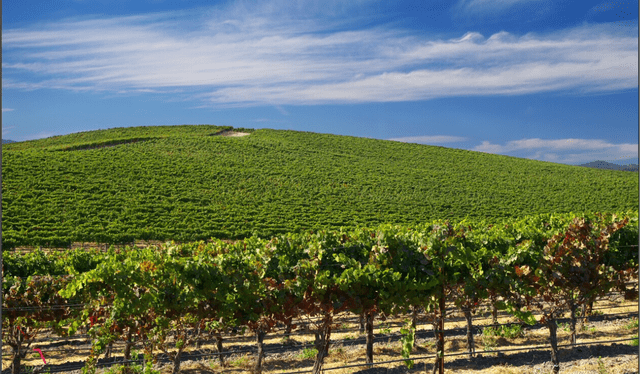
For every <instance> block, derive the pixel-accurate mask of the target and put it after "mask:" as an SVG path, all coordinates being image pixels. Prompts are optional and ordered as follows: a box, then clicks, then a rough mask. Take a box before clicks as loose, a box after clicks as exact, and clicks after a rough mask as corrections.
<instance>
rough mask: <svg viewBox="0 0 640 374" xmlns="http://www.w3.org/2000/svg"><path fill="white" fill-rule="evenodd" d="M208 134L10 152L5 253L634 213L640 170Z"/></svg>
mask: <svg viewBox="0 0 640 374" xmlns="http://www.w3.org/2000/svg"><path fill="white" fill-rule="evenodd" d="M228 130H231V128H230V127H219V126H211V125H195V126H186V125H185V126H158V127H132V128H116V129H109V130H100V131H89V132H82V133H77V134H70V135H64V136H56V137H51V138H47V139H41V140H33V141H27V142H18V143H12V144H5V145H3V157H2V220H3V222H2V248H4V249H11V248H20V247H28V246H44V247H61V248H67V247H69V246H70V245H72V244H73V243H82V242H98V243H107V244H118V245H119V244H130V243H132V242H134V241H135V240H159V241H167V240H175V241H177V242H192V241H199V240H208V239H210V238H220V239H243V238H248V237H251V236H260V237H273V236H276V235H284V234H286V233H303V232H308V231H309V230H313V231H318V230H324V229H330V230H339V229H340V227H358V226H375V225H380V224H386V223H393V224H400V225H417V224H420V223H422V222H428V221H431V220H433V219H434V218H436V217H442V218H448V219H451V220H456V221H460V220H462V219H464V218H469V219H474V220H477V219H487V220H491V221H497V220H499V219H502V218H515V217H522V216H526V215H532V214H538V213H545V214H551V213H569V212H597V211H600V212H612V211H626V210H634V211H635V210H637V207H638V178H637V175H636V174H632V173H625V172H621V171H612V170H597V169H590V168H583V167H577V166H569V165H561V164H554V163H549V162H541V161H534V160H527V159H519V158H515V157H508V156H501V155H493V154H485V153H481V152H472V151H466V150H460V149H449V148H443V147H436V146H427V145H418V144H406V143H400V142H392V141H385V140H376V139H365V138H355V137H348V136H336V135H328V134H315V133H304V132H295V131H279V130H268V129H261V130H255V131H252V130H245V129H234V130H237V131H246V132H249V133H250V135H249V136H244V137H225V136H219V135H220V134H221V133H222V132H224V131H228Z"/></svg>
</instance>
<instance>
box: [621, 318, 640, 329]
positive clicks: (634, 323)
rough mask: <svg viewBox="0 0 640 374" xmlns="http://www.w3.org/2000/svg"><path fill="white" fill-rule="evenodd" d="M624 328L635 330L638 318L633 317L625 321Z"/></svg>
mask: <svg viewBox="0 0 640 374" xmlns="http://www.w3.org/2000/svg"><path fill="white" fill-rule="evenodd" d="M624 328H625V329H627V330H637V329H638V319H637V318H634V319H632V320H631V322H629V323H627V324H626V325H625V326H624Z"/></svg>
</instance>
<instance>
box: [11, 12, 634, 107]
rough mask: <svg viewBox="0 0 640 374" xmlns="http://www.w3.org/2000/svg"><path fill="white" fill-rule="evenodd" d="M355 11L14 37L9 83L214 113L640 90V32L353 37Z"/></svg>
mask: <svg viewBox="0 0 640 374" xmlns="http://www.w3.org/2000/svg"><path fill="white" fill-rule="evenodd" d="M529 1H533V0H529ZM520 2H523V1H522V0H521V1H520ZM347 3H348V4H349V5H345V4H347ZM482 3H483V2H482V1H479V0H474V1H470V2H467V3H465V4H467V5H469V6H471V5H473V4H482ZM492 3H493V2H492ZM497 3H500V4H503V5H504V4H515V3H516V2H515V1H504V0H503V1H498V2H497ZM353 4H356V5H353ZM356 6H357V3H352V2H340V1H331V2H328V3H326V2H314V1H310V0H297V1H284V0H275V1H270V2H262V3H260V5H255V4H252V3H249V2H236V3H233V4H232V6H229V7H227V8H203V9H200V10H198V11H197V12H187V11H182V12H167V13H155V14H147V15H140V16H129V17H116V18H108V19H87V20H67V21H62V22H57V23H51V24H48V25H45V26H37V27H36V26H34V27H29V28H22V29H9V30H3V70H4V71H3V73H4V75H5V79H3V87H4V88H5V89H23V90H34V89H42V88H53V89H64V90H74V91H109V92H112V93H154V94H155V93H157V94H165V95H167V92H170V91H171V90H176V89H182V90H184V91H185V92H186V94H185V95H188V94H189V93H191V94H190V98H191V99H192V100H193V99H196V100H201V101H204V103H203V104H205V105H211V106H217V107H223V106H248V105H273V106H274V107H276V108H279V107H280V106H281V105H292V104H293V105H295V104H322V103H361V102H389V101H412V100H427V99H432V98H439V97H450V96H460V95H464V96H469V95H482V96H485V95H517V94H526V93H537V92H548V91H557V90H570V91H573V92H577V93H588V92H610V91H618V90H627V89H637V80H638V47H637V46H638V38H637V35H636V33H637V28H632V27H629V28H620V27H619V26H616V27H614V26H613V25H586V26H581V27H578V28H574V29H570V30H562V31H558V32H554V33H548V34H545V35H536V34H526V35H522V36H518V35H513V34H510V33H508V32H505V31H502V32H499V33H496V34H494V35H491V36H489V37H485V36H483V35H481V34H479V33H476V32H469V33H466V34H465V35H461V36H459V37H456V38H452V39H448V40H442V39H438V40H435V39H433V40H432V39H428V38H426V37H424V36H422V35H418V34H416V35H411V34H410V33H409V32H408V31H406V30H398V29H393V28H390V27H387V26H377V27H368V26H361V27H357V28H355V29H351V30H349V29H346V28H347V27H350V26H351V25H353V24H355V25H359V24H360V23H359V22H360V21H362V19H361V18H355V17H352V16H345V15H349V14H360V13H359V12H354V11H353V10H354V9H359V8H354V7H356ZM478 6H479V5H478ZM495 6H498V5H495ZM372 8H373V7H372ZM300 17H302V18H300ZM359 17H360V16H359ZM361 17H362V18H366V17H368V15H367V14H365V15H363V16H361ZM632 29H633V30H632ZM282 113H283V114H285V112H282ZM285 115H286V114H285Z"/></svg>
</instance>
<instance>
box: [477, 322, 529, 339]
mask: <svg viewBox="0 0 640 374" xmlns="http://www.w3.org/2000/svg"><path fill="white" fill-rule="evenodd" d="M522 334H523V331H522V326H520V325H517V324H514V325H502V326H498V328H497V329H496V328H494V327H485V328H484V329H483V330H482V335H483V336H487V337H494V336H500V337H503V338H507V339H515V338H520V337H522Z"/></svg>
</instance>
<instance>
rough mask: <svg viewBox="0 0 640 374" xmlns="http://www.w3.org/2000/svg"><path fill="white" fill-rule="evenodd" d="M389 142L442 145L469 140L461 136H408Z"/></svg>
mask: <svg viewBox="0 0 640 374" xmlns="http://www.w3.org/2000/svg"><path fill="white" fill-rule="evenodd" d="M388 140H394V141H397V142H405V143H419V144H442V143H455V142H463V141H465V140H467V138H464V137H461V136H448V135H432V136H406V137H403V138H393V139H388Z"/></svg>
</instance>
